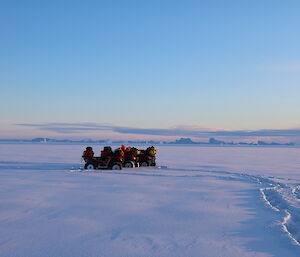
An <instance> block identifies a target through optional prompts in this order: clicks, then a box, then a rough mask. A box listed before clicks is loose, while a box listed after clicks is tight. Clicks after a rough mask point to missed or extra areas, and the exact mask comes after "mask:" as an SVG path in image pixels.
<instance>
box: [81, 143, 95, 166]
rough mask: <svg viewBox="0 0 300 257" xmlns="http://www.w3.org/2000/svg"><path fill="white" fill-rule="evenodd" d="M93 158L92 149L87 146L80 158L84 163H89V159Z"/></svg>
mask: <svg viewBox="0 0 300 257" xmlns="http://www.w3.org/2000/svg"><path fill="white" fill-rule="evenodd" d="M93 157H94V151H93V148H92V147H91V146H88V147H87V148H86V149H85V151H84V152H83V154H82V158H83V159H84V161H85V162H86V161H89V160H91V159H93Z"/></svg>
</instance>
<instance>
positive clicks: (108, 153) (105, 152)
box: [101, 146, 113, 159]
mask: <svg viewBox="0 0 300 257" xmlns="http://www.w3.org/2000/svg"><path fill="white" fill-rule="evenodd" d="M112 153H113V151H112V149H111V147H110V146H104V148H103V150H102V151H101V158H104V159H105V158H107V157H111V156H112Z"/></svg>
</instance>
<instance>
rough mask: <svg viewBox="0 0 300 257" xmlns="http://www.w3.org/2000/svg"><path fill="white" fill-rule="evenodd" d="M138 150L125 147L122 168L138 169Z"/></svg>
mask: <svg viewBox="0 0 300 257" xmlns="http://www.w3.org/2000/svg"><path fill="white" fill-rule="evenodd" d="M140 152H141V151H140V150H138V149H136V148H135V147H127V149H126V150H125V152H124V168H134V167H139V166H140V164H139V155H140Z"/></svg>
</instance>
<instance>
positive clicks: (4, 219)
mask: <svg viewBox="0 0 300 257" xmlns="http://www.w3.org/2000/svg"><path fill="white" fill-rule="evenodd" d="M93 147H94V151H95V152H96V153H98V154H99V152H100V148H102V147H103V146H99V145H98V146H93ZM83 150H84V146H81V145H58V144H0V256H1V257H114V256H118V257H144V256H145V257H146V256H147V257H160V256H161V257H168V256H170V257H177V256H178V257H179V256H180V257H194V256H196V257H248V256H259V257H262V256H276V257H294V256H295V257H296V256H297V257H299V256H300V245H299V242H300V149H299V148H259V147H202V146H201V147H199V146H160V147H158V150H159V153H158V165H163V166H167V168H165V167H164V168H136V169H124V170H122V171H118V172H116V171H85V172H82V171H81V170H80V167H81V166H82V163H81V162H80V156H81V154H82V151H83Z"/></svg>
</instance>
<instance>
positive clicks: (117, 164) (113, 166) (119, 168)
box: [111, 163, 122, 170]
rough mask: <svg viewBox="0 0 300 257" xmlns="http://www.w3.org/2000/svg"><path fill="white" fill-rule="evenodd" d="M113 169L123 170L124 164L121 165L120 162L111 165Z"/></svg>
mask: <svg viewBox="0 0 300 257" xmlns="http://www.w3.org/2000/svg"><path fill="white" fill-rule="evenodd" d="M111 169H112V170H121V169H122V166H121V165H120V164H119V163H114V164H113V165H112V166H111Z"/></svg>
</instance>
